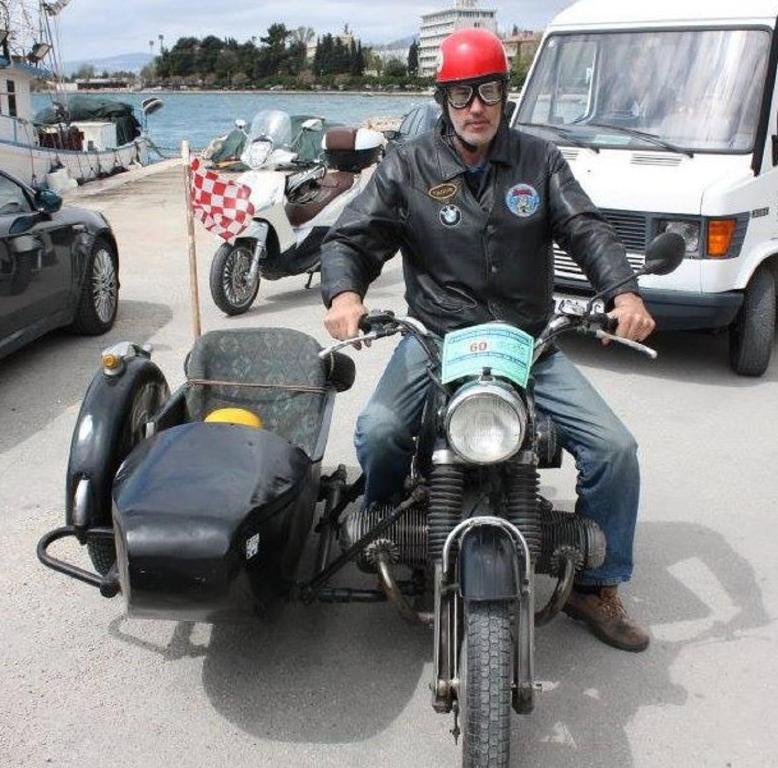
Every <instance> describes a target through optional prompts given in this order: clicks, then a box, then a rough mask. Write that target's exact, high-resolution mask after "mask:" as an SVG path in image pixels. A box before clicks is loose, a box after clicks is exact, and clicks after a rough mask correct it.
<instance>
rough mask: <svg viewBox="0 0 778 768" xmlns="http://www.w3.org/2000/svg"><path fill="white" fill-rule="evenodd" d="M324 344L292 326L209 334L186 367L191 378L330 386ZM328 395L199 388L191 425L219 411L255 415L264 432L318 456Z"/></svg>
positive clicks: (193, 393) (194, 391) (189, 403)
mask: <svg viewBox="0 0 778 768" xmlns="http://www.w3.org/2000/svg"><path fill="white" fill-rule="evenodd" d="M320 349H321V347H320V346H319V343H318V342H317V341H316V340H315V339H314V338H312V337H311V336H308V335H307V334H305V333H301V332H300V331H295V330H293V329H291V328H236V329H232V330H227V331H210V332H208V333H205V334H203V335H202V336H201V337H200V338H199V339H197V341H196V342H195V344H194V347H193V348H192V351H191V352H190V353H189V356H188V357H187V360H186V363H185V365H184V368H185V371H186V375H187V379H189V380H192V379H195V380H206V381H223V382H236V383H238V384H243V383H245V384H264V385H271V386H274V385H275V386H277V385H283V386H290V387H291V386H302V387H312V388H322V389H324V388H326V387H327V386H328V383H329V382H328V377H327V370H326V366H325V364H324V363H323V362H322V361H321V360H320V359H319V356H318V352H319V350H320ZM327 401H328V396H327V394H326V393H324V392H306V391H300V392H297V391H290V390H288V389H280V388H279V389H272V388H271V389H264V388H253V387H243V386H230V385H229V384H219V385H215V384H194V385H192V386H190V387H189V388H188V390H187V393H186V410H187V416H188V420H189V421H202V420H204V419H205V417H206V416H207V415H208V414H209V413H211V412H212V411H215V410H217V409H219V408H245V409H247V410H249V411H253V412H254V413H256V414H257V415H258V416H259V417H260V419H261V420H262V423H263V424H264V429H265V430H267V431H269V432H274V433H275V434H276V435H279V436H280V437H282V438H284V439H285V440H287V441H288V442H289V443H291V444H292V445H295V446H297V447H299V448H301V449H302V450H303V451H305V453H306V454H307V455H308V456H310V457H314V453H315V451H316V446H317V444H318V442H319V434H320V432H321V429H322V423H323V418H324V412H325V409H326V407H327Z"/></svg>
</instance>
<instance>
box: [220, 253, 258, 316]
mask: <svg viewBox="0 0 778 768" xmlns="http://www.w3.org/2000/svg"><path fill="white" fill-rule="evenodd" d="M252 256H253V254H252V251H251V249H250V248H249V247H247V246H246V245H242V244H241V245H230V244H229V243H225V244H224V245H222V246H220V248H219V250H218V251H216V254H215V255H214V257H213V261H212V262H211V274H210V287H211V296H212V298H213V301H214V304H216V306H217V307H219V309H220V310H221V311H222V312H224V314H225V315H242V314H243V313H244V312H246V311H248V309H249V308H250V307H251V305H252V304H253V303H254V299H256V298H257V293H259V284H260V283H261V282H262V278H261V277H260V276H259V273H257V277H256V280H255V281H254V284H253V285H246V286H243V288H244V292H243V293H242V294H241V295H240V296H230V292H229V290H228V287H229V282H230V280H231V279H232V270H234V269H235V266H236V265H235V261H236V258H239V257H240V258H244V259H247V260H248V264H249V265H250V264H251V259H252ZM225 283H227V285H225Z"/></svg>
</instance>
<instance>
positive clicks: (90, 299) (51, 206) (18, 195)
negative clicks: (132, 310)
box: [0, 171, 119, 357]
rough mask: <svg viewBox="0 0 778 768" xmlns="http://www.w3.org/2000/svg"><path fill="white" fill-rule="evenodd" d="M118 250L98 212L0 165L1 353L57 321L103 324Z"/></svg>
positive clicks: (112, 306)
mask: <svg viewBox="0 0 778 768" xmlns="http://www.w3.org/2000/svg"><path fill="white" fill-rule="evenodd" d="M118 306H119V252H118V249H117V246H116V240H115V238H114V236H113V232H111V227H110V225H109V224H108V222H107V221H106V219H105V218H104V217H103V216H102V214H99V213H95V212H92V211H87V210H83V209H81V208H75V207H73V206H65V207H62V198H60V197H59V195H57V194H56V193H54V192H52V191H51V190H38V191H35V190H33V189H32V188H31V187H28V186H27V185H26V184H23V183H22V182H21V181H19V180H18V179H15V178H13V177H12V176H9V175H8V174H7V173H4V172H2V171H0V357H3V356H5V355H7V354H9V353H10V352H13V351H14V350H16V349H18V348H19V347H21V346H22V345H24V344H27V343H28V342H30V341H32V340H33V339H36V338H38V337H39V336H42V335H43V334H44V333H46V332H48V331H50V330H52V329H54V328H58V327H60V326H70V327H72V328H73V330H75V331H76V332H78V333H85V334H101V333H105V332H106V331H108V330H109V329H110V328H111V327H112V326H113V323H114V320H115V318H116V311H117V308H118Z"/></svg>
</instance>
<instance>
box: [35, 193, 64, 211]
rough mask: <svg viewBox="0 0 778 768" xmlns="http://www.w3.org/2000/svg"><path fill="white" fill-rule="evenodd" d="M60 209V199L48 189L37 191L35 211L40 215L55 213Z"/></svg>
mask: <svg viewBox="0 0 778 768" xmlns="http://www.w3.org/2000/svg"><path fill="white" fill-rule="evenodd" d="M60 208H62V198H61V197H60V196H59V195H58V194H57V193H56V192H52V190H50V189H39V190H38V191H37V192H36V193H35V210H36V211H40V213H56V212H57V211H58V210H59V209H60Z"/></svg>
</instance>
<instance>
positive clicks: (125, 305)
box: [0, 160, 778, 768]
mask: <svg viewBox="0 0 778 768" xmlns="http://www.w3.org/2000/svg"><path fill="white" fill-rule="evenodd" d="M183 179H184V172H183V167H182V164H181V163H180V161H177V160H170V161H168V162H166V163H161V164H158V165H155V166H149V167H147V168H144V169H140V170H138V171H130V172H129V173H126V174H121V175H120V176H116V177H112V178H110V179H106V180H103V181H99V182H95V183H93V184H90V185H86V186H85V187H83V188H81V189H79V190H77V191H76V193H75V194H72V195H70V196H68V197H67V199H66V203H68V204H72V205H79V206H83V207H86V208H91V209H93V210H98V211H100V212H102V213H103V214H104V215H105V216H106V217H107V218H108V220H109V221H110V223H111V226H112V228H113V230H114V233H115V235H116V238H117V242H118V249H119V255H120V278H121V290H120V304H119V314H118V318H117V322H116V325H115V326H114V328H113V329H112V330H111V331H110V332H109V333H108V334H107V335H106V336H103V337H79V336H73V335H69V334H67V333H64V332H57V333H52V334H50V335H48V336H46V337H45V338H43V339H41V340H39V341H37V342H36V343H34V344H31V345H29V346H28V347H25V348H24V349H22V350H21V351H19V352H16V353H14V354H12V355H10V356H9V357H8V358H6V359H4V360H3V361H2V365H0V476H2V478H3V481H2V483H0V514H2V519H3V521H4V526H3V527H2V530H1V531H0V546H1V547H2V551H3V568H2V573H3V585H4V588H3V590H0V616H2V621H1V622H0V642H2V645H3V654H2V657H1V658H0V690H2V692H3V693H2V698H3V706H2V707H0V765H3V766H6V765H7V766H24V767H25V768H26V767H27V766H38V765H52V766H83V765H87V764H88V765H94V766H107V765H111V766H113V767H115V768H137V767H138V766H145V765H149V764H150V763H151V761H152V760H153V761H154V762H156V763H159V764H162V765H167V764H171V765H173V764H174V765H176V766H178V767H179V768H195V767H197V768H199V766H202V765H204V764H208V765H210V766H214V768H222V767H224V768H227V767H229V768H243V767H244V766H252V767H256V766H268V767H269V766H274V768H278V767H279V766H281V767H283V768H286V767H288V768H299V767H300V766H316V768H320V767H321V768H330V767H332V768H334V767H335V766H337V767H338V768H343V767H344V766H348V767H350V766H354V768H356V767H357V766H359V768H362V767H363V766H365V765H371V766H382V767H383V766H387V767H389V766H409V765H419V766H425V767H429V768H438V767H439V768H443V767H444V766H445V767H446V768H448V766H451V765H456V764H458V761H459V759H460V756H459V755H460V750H459V748H457V747H456V746H455V744H454V740H453V738H451V736H450V734H449V733H448V731H449V729H450V728H451V727H452V725H453V722H452V721H451V720H450V719H449V718H446V717H441V716H439V715H437V714H436V713H435V712H434V711H433V710H432V708H431V707H430V692H429V688H428V684H429V681H430V679H431V677H432V671H431V669H432V643H431V637H430V633H429V630H428V629H426V628H424V627H416V626H410V625H407V624H405V623H403V621H402V620H401V619H400V618H399V617H398V616H397V615H396V614H395V613H394V612H393V611H392V610H391V609H390V608H389V607H387V606H386V605H380V604H377V605H358V604H351V605H313V606H310V607H306V606H303V605H299V604H291V605H288V606H286V607H285V608H284V610H283V611H282V612H281V614H280V615H279V616H278V617H277V618H276V619H275V620H274V621H273V622H272V623H266V624H263V623H260V622H258V621H257V622H256V623H247V624H242V625H234V626H230V625H228V626H211V625H207V624H201V623H190V622H166V621H165V622H156V621H142V620H136V619H128V618H126V617H125V616H124V615H123V611H122V607H123V606H122V601H121V598H120V597H119V598H116V599H113V600H105V599H104V598H102V597H101V596H100V595H99V594H98V592H97V590H95V589H93V588H90V587H88V586H86V585H84V584H81V583H79V582H76V581H73V580H70V579H65V578H62V577H61V576H60V575H58V574H55V573H53V572H52V571H49V570H47V569H44V568H43V567H42V566H41V565H40V564H39V563H38V561H37V559H36V557H35V546H36V542H37V541H38V539H39V537H40V536H41V534H42V533H43V532H44V531H46V530H48V529H51V528H53V527H55V526H58V525H61V524H62V520H63V514H64V477H65V467H66V462H67V456H68V450H69V444H70V439H71V434H72V430H73V425H74V423H75V421H76V417H77V414H78V409H79V405H80V402H81V399H82V398H83V395H84V392H85V390H86V388H87V386H88V385H89V382H90V380H91V378H92V376H93V375H94V373H95V372H96V371H97V369H98V366H99V361H100V351H101V350H102V349H103V348H105V347H108V346H109V345H111V344H113V343H116V342H119V341H121V340H130V341H135V342H138V343H150V344H151V345H152V346H153V348H154V351H153V359H154V360H155V361H156V362H157V363H158V365H159V366H160V368H161V369H162V371H163V372H164V373H165V375H166V377H167V380H168V383H169V385H170V386H171V388H174V387H176V386H177V385H179V384H181V383H182V382H183V379H184V374H183V361H184V358H185V356H186V354H187V352H188V350H189V349H190V347H191V345H192V341H193V334H192V323H191V306H190V289H189V283H188V280H189V271H188V263H187V226H186V210H185V193H184V181H183ZM195 232H196V248H197V266H198V285H199V294H200V304H201V312H202V326H203V330H205V331H207V330H212V329H217V328H220V329H224V328H235V327H246V326H258V325H268V326H276V327H291V328H295V329H297V330H299V331H303V332H305V333H308V334H310V335H311V336H313V337H314V338H316V339H317V340H318V341H319V343H321V344H325V343H327V341H328V339H327V335H326V332H325V331H324V328H323V327H322V319H323V316H324V308H323V306H322V303H321V299H320V296H319V292H318V280H317V279H314V281H313V286H312V288H311V289H310V290H306V289H305V282H306V276H305V275H301V276H297V277H289V278H284V279H281V280H279V281H274V282H268V281H263V282H262V284H261V286H260V290H259V297H258V299H257V301H256V302H255V304H254V305H253V306H252V308H251V310H250V311H249V312H247V313H246V314H245V315H242V316H240V317H237V318H227V317H225V316H224V315H223V314H222V313H221V312H220V311H219V310H218V309H217V308H216V306H215V305H214V304H213V302H212V300H211V298H210V293H209V289H208V270H209V266H210V261H211V258H212V256H213V254H214V252H215V251H216V249H217V248H218V246H219V244H220V242H221V241H220V240H219V239H218V238H216V237H215V236H214V235H212V234H210V233H208V232H206V231H205V230H204V229H203V228H202V227H201V226H200V224H199V223H196V229H195ZM403 293H404V288H403V281H402V269H401V263H400V259H399V258H395V259H393V260H392V261H390V262H389V263H388V264H387V265H386V267H385V269H384V270H383V273H382V274H381V276H380V278H379V279H378V280H377V281H376V283H375V284H374V285H373V286H372V287H371V289H370V292H369V294H368V297H367V303H368V306H369V307H371V308H376V309H377V308H381V309H392V310H394V311H396V312H398V313H403V312H404V310H405V303H404V300H403ZM651 344H652V345H653V346H655V347H656V348H657V350H658V352H659V358H658V360H657V361H655V362H652V361H650V360H648V359H646V358H643V357H641V356H637V355H634V354H632V353H631V352H630V351H629V350H622V349H616V348H613V345H611V347H609V348H606V349H603V348H602V347H601V346H600V345H598V344H597V343H595V342H593V341H591V340H588V339H585V338H580V339H579V338H573V339H570V340H569V341H567V342H566V344H565V351H566V352H567V353H568V354H569V355H570V356H571V357H572V359H573V360H574V361H575V362H576V363H577V364H578V365H579V366H580V367H581V369H582V371H583V372H584V373H585V374H586V375H587V376H588V377H589V378H590V379H591V380H592V381H593V383H594V384H595V386H597V388H598V389H599V390H600V391H601V392H602V394H603V395H604V396H605V398H606V399H607V400H608V402H609V403H610V404H611V405H612V407H613V408H614V410H615V411H616V412H617V413H618V415H619V416H620V417H621V418H622V419H623V420H624V422H625V423H626V424H627V425H628V426H629V428H630V430H631V431H632V433H633V434H634V435H635V437H636V439H637V441H638V444H639V446H640V456H641V465H642V470H643V481H642V505H641V515H640V518H639V524H638V535H637V551H636V563H637V569H636V573H635V578H634V580H633V581H632V583H631V584H630V586H629V588H628V589H627V590H625V593H624V594H625V599H626V601H627V602H628V605H629V610H630V611H631V612H634V613H635V614H637V615H639V616H640V617H641V619H642V620H643V621H644V622H645V624H646V625H648V626H649V627H650V629H651V633H652V636H653V642H652V646H651V648H650V650H649V651H648V652H647V653H645V654H641V655H640V656H635V655H632V654H624V653H620V652H617V651H614V650H612V649H610V648H607V647H606V646H604V645H603V644H601V643H599V642H598V641H597V640H596V639H595V638H593V637H591V636H590V635H588V634H587V633H586V632H585V631H584V630H583V629H582V627H581V626H580V625H578V624H576V623H575V622H573V621H571V620H569V619H568V618H565V617H559V618H557V619H556V620H555V621H553V622H552V623H551V624H550V625H549V626H547V627H543V628H542V629H539V630H538V632H537V635H536V646H537V657H536V675H537V677H538V679H540V680H543V681H545V690H544V693H543V694H542V696H540V697H539V700H538V703H537V708H536V710H535V712H534V713H533V714H532V715H531V717H530V718H529V723H530V724H531V727H529V726H528V725H526V724H525V721H524V720H520V719H514V720H513V722H512V728H513V731H512V734H511V738H512V745H511V749H512V750H513V751H514V753H515V754H516V755H521V761H523V762H521V763H520V764H523V765H527V766H530V765H533V766H535V765H536V766H541V765H542V766H544V767H545V768H573V766H581V765H591V766H603V768H615V767H616V766H619V768H648V767H649V766H651V768H670V766H672V767H673V768H675V766H678V765H690V766H726V765H727V764H729V765H731V766H733V768H734V767H737V766H748V767H749V768H767V767H768V766H773V765H774V764H775V759H774V755H775V748H774V744H773V741H772V736H771V734H770V733H769V729H766V728H764V726H763V722H764V720H763V718H764V711H765V709H766V707H767V706H768V705H769V704H770V703H772V702H774V701H775V700H776V695H778V691H776V680H778V656H777V655H776V654H775V652H774V649H775V647H776V642H778V625H776V622H775V621H774V617H775V616H776V614H778V563H776V559H775V556H774V555H775V553H774V549H775V542H774V537H771V536H769V535H765V531H766V530H767V529H766V526H767V525H769V519H770V515H771V514H772V513H771V510H772V508H773V506H774V499H775V497H776V494H777V493H778V480H776V474H775V471H774V467H775V466H776V463H778V444H776V441H775V440H773V439H771V438H770V437H769V436H768V437H765V438H763V439H759V438H757V437H755V436H758V435H764V434H765V425H771V424H775V423H778V398H776V397H775V391H776V379H777V378H778V366H776V364H775V363H773V365H772V366H771V368H770V369H769V370H768V371H767V373H766V374H765V376H764V377H763V378H762V379H759V380H750V379H742V378H737V377H735V376H733V374H732V373H731V371H730V370H729V369H728V367H727V365H726V362H725V360H726V357H727V356H726V338H725V337H723V336H720V335H719V336H717V335H713V334H696V333H662V334H658V335H656V336H655V337H652V339H651ZM392 347H393V342H392V341H384V343H381V342H376V343H374V344H373V345H372V347H371V348H370V349H363V350H362V351H360V352H356V351H354V352H350V354H351V355H352V356H353V358H354V359H355V360H356V363H357V378H356V382H355V385H354V387H353V388H352V389H351V390H350V391H349V392H346V393H343V394H342V395H339V396H338V398H337V401H336V407H335V413H334V415H333V422H332V428H331V431H330V437H329V442H328V447H327V452H326V455H325V465H326V467H334V466H336V465H338V464H344V465H346V466H347V467H348V469H349V472H350V473H352V476H353V473H354V472H355V471H356V468H355V464H356V460H355V457H354V450H353V447H352V434H353V427H354V423H355V420H356V417H357V414H358V412H359V410H360V408H361V407H362V405H363V404H364V402H365V400H366V398H367V397H368V395H369V393H370V392H371V390H372V388H373V386H374V385H375V382H376V380H377V378H378V376H379V375H380V372H381V370H382V369H383V367H384V365H385V364H386V362H387V360H388V357H389V355H390V354H391V351H392ZM225 481H226V480H225ZM574 484H575V467H574V466H573V462H572V461H571V459H570V457H566V458H565V461H564V463H563V466H562V468H561V469H559V470H552V471H550V472H545V473H543V475H542V489H541V492H542V493H543V494H544V495H545V496H547V497H549V498H550V499H552V500H554V501H555V503H558V504H559V505H560V506H565V505H567V506H568V508H569V505H570V504H572V499H573V497H574ZM57 554H58V555H60V556H62V557H73V558H75V559H76V560H77V561H78V562H80V563H81V564H82V565H84V566H87V564H88V560H87V557H86V553H84V552H82V551H80V550H78V548H77V547H76V546H75V545H74V546H72V547H70V546H66V545H64V544H63V545H62V546H61V547H60V548H59V549H58V550H57ZM360 579H361V580H362V582H364V583H365V584H366V585H368V586H372V585H373V582H372V581H371V579H370V577H367V576H364V575H359V574H358V573H357V572H356V571H355V570H353V569H352V570H350V571H349V572H348V573H347V574H345V576H344V577H343V581H344V583H348V582H350V583H351V584H353V583H354V582H355V581H356V583H360ZM546 586H547V585H545V584H544V585H542V588H545V587H546ZM725 689H726V691H727V694H726V695H722V691H723V690H725Z"/></svg>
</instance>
